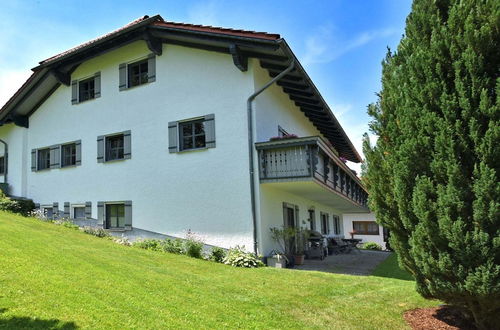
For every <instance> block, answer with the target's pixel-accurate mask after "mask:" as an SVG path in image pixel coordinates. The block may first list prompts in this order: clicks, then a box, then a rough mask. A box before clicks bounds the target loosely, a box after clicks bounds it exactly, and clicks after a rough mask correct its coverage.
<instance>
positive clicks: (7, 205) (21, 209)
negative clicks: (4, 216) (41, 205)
mask: <svg viewBox="0 0 500 330" xmlns="http://www.w3.org/2000/svg"><path fill="white" fill-rule="evenodd" d="M34 208H35V203H33V201H32V200H31V199H11V198H9V197H7V196H5V194H4V193H3V192H2V191H0V210H2V211H8V212H13V213H18V214H21V215H24V216H28V215H29V214H30V212H31V211H33V209H34Z"/></svg>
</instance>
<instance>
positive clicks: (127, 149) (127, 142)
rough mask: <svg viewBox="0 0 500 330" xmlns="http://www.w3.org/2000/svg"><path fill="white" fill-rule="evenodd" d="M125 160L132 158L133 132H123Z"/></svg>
mask: <svg viewBox="0 0 500 330" xmlns="http://www.w3.org/2000/svg"><path fill="white" fill-rule="evenodd" d="M123 158H125V159H130V158H132V132H131V131H125V132H123Z"/></svg>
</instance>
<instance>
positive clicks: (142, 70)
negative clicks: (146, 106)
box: [128, 60, 148, 87]
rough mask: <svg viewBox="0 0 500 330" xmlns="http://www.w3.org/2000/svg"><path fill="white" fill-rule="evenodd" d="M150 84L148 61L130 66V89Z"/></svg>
mask: <svg viewBox="0 0 500 330" xmlns="http://www.w3.org/2000/svg"><path fill="white" fill-rule="evenodd" d="M147 82H148V60H144V61H140V62H136V63H132V64H129V65H128V87H134V86H139V85H142V84H146V83H147Z"/></svg>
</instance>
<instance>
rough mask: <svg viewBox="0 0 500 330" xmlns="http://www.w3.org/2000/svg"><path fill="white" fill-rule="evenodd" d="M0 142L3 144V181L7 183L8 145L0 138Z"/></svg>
mask: <svg viewBox="0 0 500 330" xmlns="http://www.w3.org/2000/svg"><path fill="white" fill-rule="evenodd" d="M0 143H2V144H3V145H4V152H3V164H4V167H3V172H4V173H3V183H7V164H8V163H9V162H8V158H7V157H9V146H8V145H7V142H5V141H4V140H2V139H0Z"/></svg>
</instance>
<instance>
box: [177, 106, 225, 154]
mask: <svg viewBox="0 0 500 330" xmlns="http://www.w3.org/2000/svg"><path fill="white" fill-rule="evenodd" d="M204 148H206V149H208V148H215V115H214V114H209V115H205V116H202V117H198V118H193V119H188V120H181V121H171V122H169V123H168V152H170V153H175V152H179V151H184V150H194V149H204Z"/></svg>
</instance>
